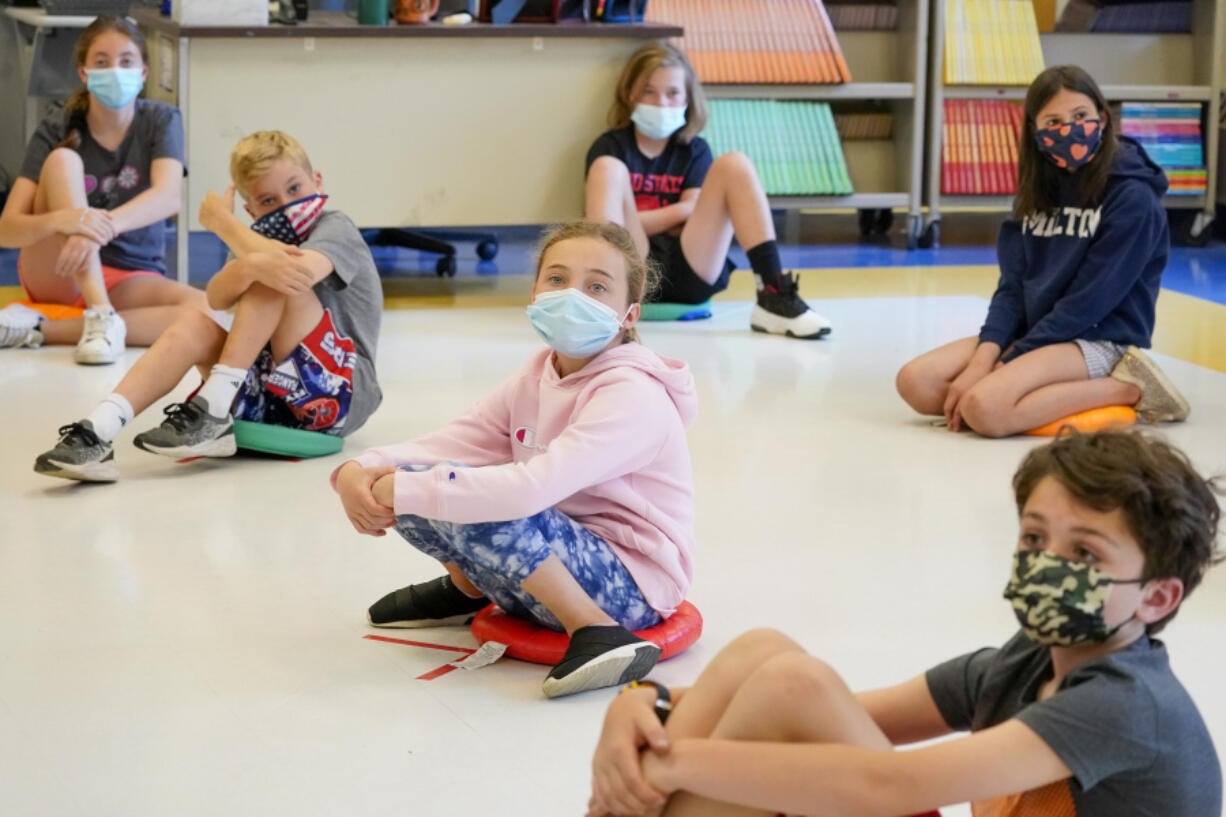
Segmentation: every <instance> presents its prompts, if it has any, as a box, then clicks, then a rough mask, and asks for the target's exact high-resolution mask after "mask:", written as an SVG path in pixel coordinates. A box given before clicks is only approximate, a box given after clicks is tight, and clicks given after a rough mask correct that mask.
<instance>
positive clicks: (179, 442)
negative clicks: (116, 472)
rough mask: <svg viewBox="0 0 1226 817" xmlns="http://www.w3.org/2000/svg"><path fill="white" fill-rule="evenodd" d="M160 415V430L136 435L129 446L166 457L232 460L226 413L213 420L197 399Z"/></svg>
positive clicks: (231, 436)
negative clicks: (224, 458) (163, 417)
mask: <svg viewBox="0 0 1226 817" xmlns="http://www.w3.org/2000/svg"><path fill="white" fill-rule="evenodd" d="M163 411H164V412H165V414H166V419H165V420H163V421H162V424H161V425H160V426H158V427H157V428H152V429H150V430H148V431H145V432H142V433H140V434H137V435H136V439H134V440H133V441H132V442H133V443H135V444H136V447H137V448H139V449H141V450H143V451H148V452H149V453H150V454H161V455H163V456H166V457H232V456H234V454H235V452H237V451H238V446H237V445H236V444H235V442H234V418H233V417H231V416H230V415H229V413H227V414H226V416H225V417H214V416H213V415H212V414H210V413H209V404H208V401H206V400H205V399H204V398H203V397H201V396H200V395H196V396H195V397H193V398H192V399H191V400H188V401H187V402H186V403H174V404H173V405H169V406H167V407H166V408H165V409H163Z"/></svg>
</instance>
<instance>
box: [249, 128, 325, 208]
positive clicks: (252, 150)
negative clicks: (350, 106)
mask: <svg viewBox="0 0 1226 817" xmlns="http://www.w3.org/2000/svg"><path fill="white" fill-rule="evenodd" d="M281 159H288V160H290V161H291V162H293V163H295V164H296V165H298V166H299V167H301V168H302V169H303V170H305V171H306V172H307V173H308V174H314V172H315V171H314V169H312V167H311V160H310V158H308V157H307V152H306V150H305V149H304V148H303V147H302V145H300V144H299V143H298V140H297V139H295V138H294V137H292V136H290V135H289V134H288V133H286V132H285V131H279V130H259V131H256V132H255V133H253V134H251V135H250V136H244V137H243V138H242V139H239V140H238V144H237V145H235V146H234V150H233V152H231V153H230V180H231V181H233V182H234V186H235V187H237V188H238V190H239V192H240V193H242V194H243V195H244V196H245V195H246V194H247V193H246V191H247V190H248V189H249V188H250V187H251V185H252V184H254V183H255V181H256V179H258V178H260V177H261V176H263V175H264V174H265V173H267V172H268V169H269V168H270V167H272V165H273V162H276V161H279V160H281Z"/></svg>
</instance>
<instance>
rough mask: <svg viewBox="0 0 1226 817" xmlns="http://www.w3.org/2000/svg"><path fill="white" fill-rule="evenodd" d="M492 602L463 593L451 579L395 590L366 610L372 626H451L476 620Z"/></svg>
mask: <svg viewBox="0 0 1226 817" xmlns="http://www.w3.org/2000/svg"><path fill="white" fill-rule="evenodd" d="M489 603H490V600H489V599H487V598H485V596H482V597H481V598H479V599H474V598H473V597H472V596H467V595H465V594H464V593H462V592H460V589H459V588H458V587H456V586H455V584H454V583H452V581H451V577H450V576H440V577H439V578H437V579H434V580H433V581H429V582H423V583H421V584H411V585H409V586H408V587H402V588H400V589H399V590H393V591H392V592H390V593H388V594H387V595H386V596H384V597H383V598H381V599H379V600H378V601H376V602H375V603H374V604H372V605H371V606H370V609H369V610H367V611H366V620H367V621H368V622H370V625H371V626H372V627H400V628H404V629H410V630H411V629H414V628H417V627H448V626H451V625H464V624H468V623H469V622H470V621H472V620H473V617H474V616H476V615H477V613H479V612H480V611H481V610H483V609H485V608H486V607H488V606H489Z"/></svg>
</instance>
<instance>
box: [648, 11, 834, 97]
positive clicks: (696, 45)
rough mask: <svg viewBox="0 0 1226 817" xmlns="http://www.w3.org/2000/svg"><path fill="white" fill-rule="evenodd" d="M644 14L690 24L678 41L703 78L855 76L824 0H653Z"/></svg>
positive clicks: (769, 80) (745, 80)
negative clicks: (848, 67) (840, 45)
mask: <svg viewBox="0 0 1226 817" xmlns="http://www.w3.org/2000/svg"><path fill="white" fill-rule="evenodd" d="M645 19H646V20H647V22H652V23H662V24H670V25H678V26H681V27H682V28H683V29H684V30H685V34H684V35H683V36H681V37H680V38H677V39H676V40H674V45H676V46H678V47H679V48H681V49H682V50H684V51H685V52H686V55H687V56H688V57H689V59H690V62H691V63H692V64H693V66H694V71H695V72H696V73H697V74H698V78H699V79H700V80H701V81H702V82H704V83H711V84H721V83H723V84H767V85H781V84H806V85H817V84H834V83H842V82H851V72H850V71H849V70H848V69H847V61H846V59H845V58H844V56H843V50H842V49H841V48H840V47H839V41H838V37H837V36H835V32H834V26H833V25H832V23H831V21H830V17H829V15H828V14H827V13H826V9H825V7H824V6H823V5H822V3H821V0H651V2H650V3H648V4H647V11H646V14H645Z"/></svg>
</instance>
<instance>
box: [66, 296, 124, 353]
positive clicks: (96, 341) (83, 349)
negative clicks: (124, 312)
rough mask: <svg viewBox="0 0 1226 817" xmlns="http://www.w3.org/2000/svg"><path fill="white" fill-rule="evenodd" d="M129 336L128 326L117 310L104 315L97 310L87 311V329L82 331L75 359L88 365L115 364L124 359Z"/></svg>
mask: <svg viewBox="0 0 1226 817" xmlns="http://www.w3.org/2000/svg"><path fill="white" fill-rule="evenodd" d="M127 336H128V326H127V324H125V323H124V322H123V318H121V317H119V314H118V313H116V312H115V310H113V309H111V310H108V311H107V312H106V313H105V314H104V313H102V312H99V311H98V310H96V309H87V310H85V328H84V329H82V330H81V340H80V341H78V343H77V350H76V352H74V353H73V359H74V360H76V361H77V363H84V364H87V365H97V364H101V363H114V362H115V361H116V360H119V358H121V357H123V353H124V350H125V348H126V347H125V346H124V340H125V339H126V338H127Z"/></svg>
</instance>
